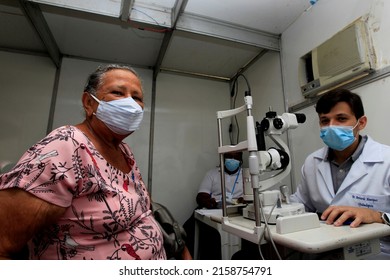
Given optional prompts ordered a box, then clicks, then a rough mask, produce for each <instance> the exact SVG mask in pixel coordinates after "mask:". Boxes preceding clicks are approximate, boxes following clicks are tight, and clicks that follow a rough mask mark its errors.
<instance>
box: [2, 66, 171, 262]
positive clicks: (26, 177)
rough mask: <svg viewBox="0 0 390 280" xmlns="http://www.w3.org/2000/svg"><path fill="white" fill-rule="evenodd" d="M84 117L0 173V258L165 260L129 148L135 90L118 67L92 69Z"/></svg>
mask: <svg viewBox="0 0 390 280" xmlns="http://www.w3.org/2000/svg"><path fill="white" fill-rule="evenodd" d="M82 104H83V107H84V110H85V120H84V121H83V122H82V123H80V124H78V125H75V126H71V125H67V126H63V127H60V128H58V129H55V130H54V131H52V132H51V133H50V134H49V135H47V136H46V137H45V138H44V139H42V140H41V141H39V142H38V143H36V144H35V145H34V146H32V147H31V148H30V149H29V150H28V151H26V153H25V154H24V155H23V156H22V158H21V159H20V160H19V162H18V163H17V164H16V165H15V167H14V168H13V169H12V170H11V171H9V172H8V173H4V174H2V175H1V176H0V224H1V226H0V236H1V238H0V258H2V259H12V258H14V257H15V255H17V254H18V253H19V252H20V251H21V250H22V249H23V248H25V247H26V245H27V246H28V252H29V258H30V259H67V260H76V259H88V260H89V259H100V260H102V259H121V260H124V259H165V258H166V253H165V250H164V247H163V238H162V234H161V230H160V228H159V225H158V223H157V222H156V220H155V219H154V217H153V214H152V212H151V211H150V197H149V194H148V192H147V189H146V187H145V184H144V182H143V180H142V177H141V174H140V171H139V168H138V166H137V163H136V161H135V159H134V155H133V153H132V152H131V150H130V148H129V147H128V146H127V145H126V144H125V143H124V142H122V141H123V139H124V138H126V137H127V136H129V135H130V134H132V133H133V132H134V131H135V130H137V128H138V126H139V124H140V123H141V120H142V116H143V108H144V102H143V92H142V85H141V81H140V79H139V77H138V75H137V74H136V72H135V71H134V70H133V69H131V68H129V67H126V66H119V65H108V66H106V67H104V68H98V69H97V70H96V71H95V72H94V73H92V74H91V75H90V77H89V79H88V82H87V85H86V87H85V89H84V93H83V96H82Z"/></svg>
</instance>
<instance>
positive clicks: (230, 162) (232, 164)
mask: <svg viewBox="0 0 390 280" xmlns="http://www.w3.org/2000/svg"><path fill="white" fill-rule="evenodd" d="M225 167H226V169H227V170H229V171H230V172H233V171H235V170H237V169H238V168H239V167H240V161H239V160H236V159H234V158H227V159H225Z"/></svg>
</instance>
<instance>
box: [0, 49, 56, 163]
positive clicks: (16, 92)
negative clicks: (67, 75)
mask: <svg viewBox="0 0 390 280" xmlns="http://www.w3.org/2000/svg"><path fill="white" fill-rule="evenodd" d="M0 66H1V67H0V85H1V88H0V96H1V98H0V100H1V101H0V131H1V133H0V162H1V161H10V162H14V163H15V162H16V161H17V160H18V159H19V158H20V156H21V155H22V154H23V153H24V152H25V150H26V149H27V148H29V147H30V146H31V145H32V144H34V143H35V142H36V141H38V140H40V139H41V138H43V137H44V136H45V135H46V129H47V125H48V119H49V111H50V102H51V96H52V92H53V85H54V77H55V73H56V68H55V67H54V65H53V64H52V62H51V60H50V59H49V58H47V57H41V56H31V55H24V54H15V53H9V52H2V51H0Z"/></svg>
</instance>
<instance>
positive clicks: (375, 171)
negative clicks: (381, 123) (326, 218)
mask: <svg viewBox="0 0 390 280" xmlns="http://www.w3.org/2000/svg"><path fill="white" fill-rule="evenodd" d="M327 153H328V148H327V147H324V148H322V149H319V150H317V151H315V152H314V153H312V154H310V155H309V156H308V157H307V158H306V160H305V163H304V165H303V166H302V169H301V173H302V179H301V183H300V184H299V185H298V187H297V191H296V192H295V193H294V194H292V195H291V197H290V199H291V201H294V202H300V203H303V204H304V205H305V207H306V211H309V212H319V213H322V212H323V211H325V209H326V208H328V206H329V205H346V206H356V207H366V208H370V209H374V210H377V211H383V212H386V213H390V147H389V146H386V145H383V144H380V143H378V142H376V141H374V140H373V139H372V138H370V137H368V139H367V142H366V144H365V145H364V148H363V151H362V153H361V155H360V156H359V158H357V159H356V161H355V162H354V163H353V164H352V167H351V169H350V171H349V173H348V175H347V177H346V178H345V179H344V181H343V183H342V184H341V186H340V188H339V190H338V192H337V194H335V193H334V188H333V182H332V175H331V168H330V164H329V161H328V160H327V159H326V156H327ZM382 243H383V242H382ZM382 245H383V246H382ZM381 246H382V251H383V252H386V253H387V254H390V242H386V244H381Z"/></svg>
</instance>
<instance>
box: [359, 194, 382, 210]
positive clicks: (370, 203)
mask: <svg viewBox="0 0 390 280" xmlns="http://www.w3.org/2000/svg"><path fill="white" fill-rule="evenodd" d="M352 198H353V200H355V202H356V203H357V205H358V206H359V207H365V208H377V207H378V205H379V204H383V203H386V200H387V199H388V197H387V196H385V195H380V196H368V195H363V194H356V193H354V194H352Z"/></svg>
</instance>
